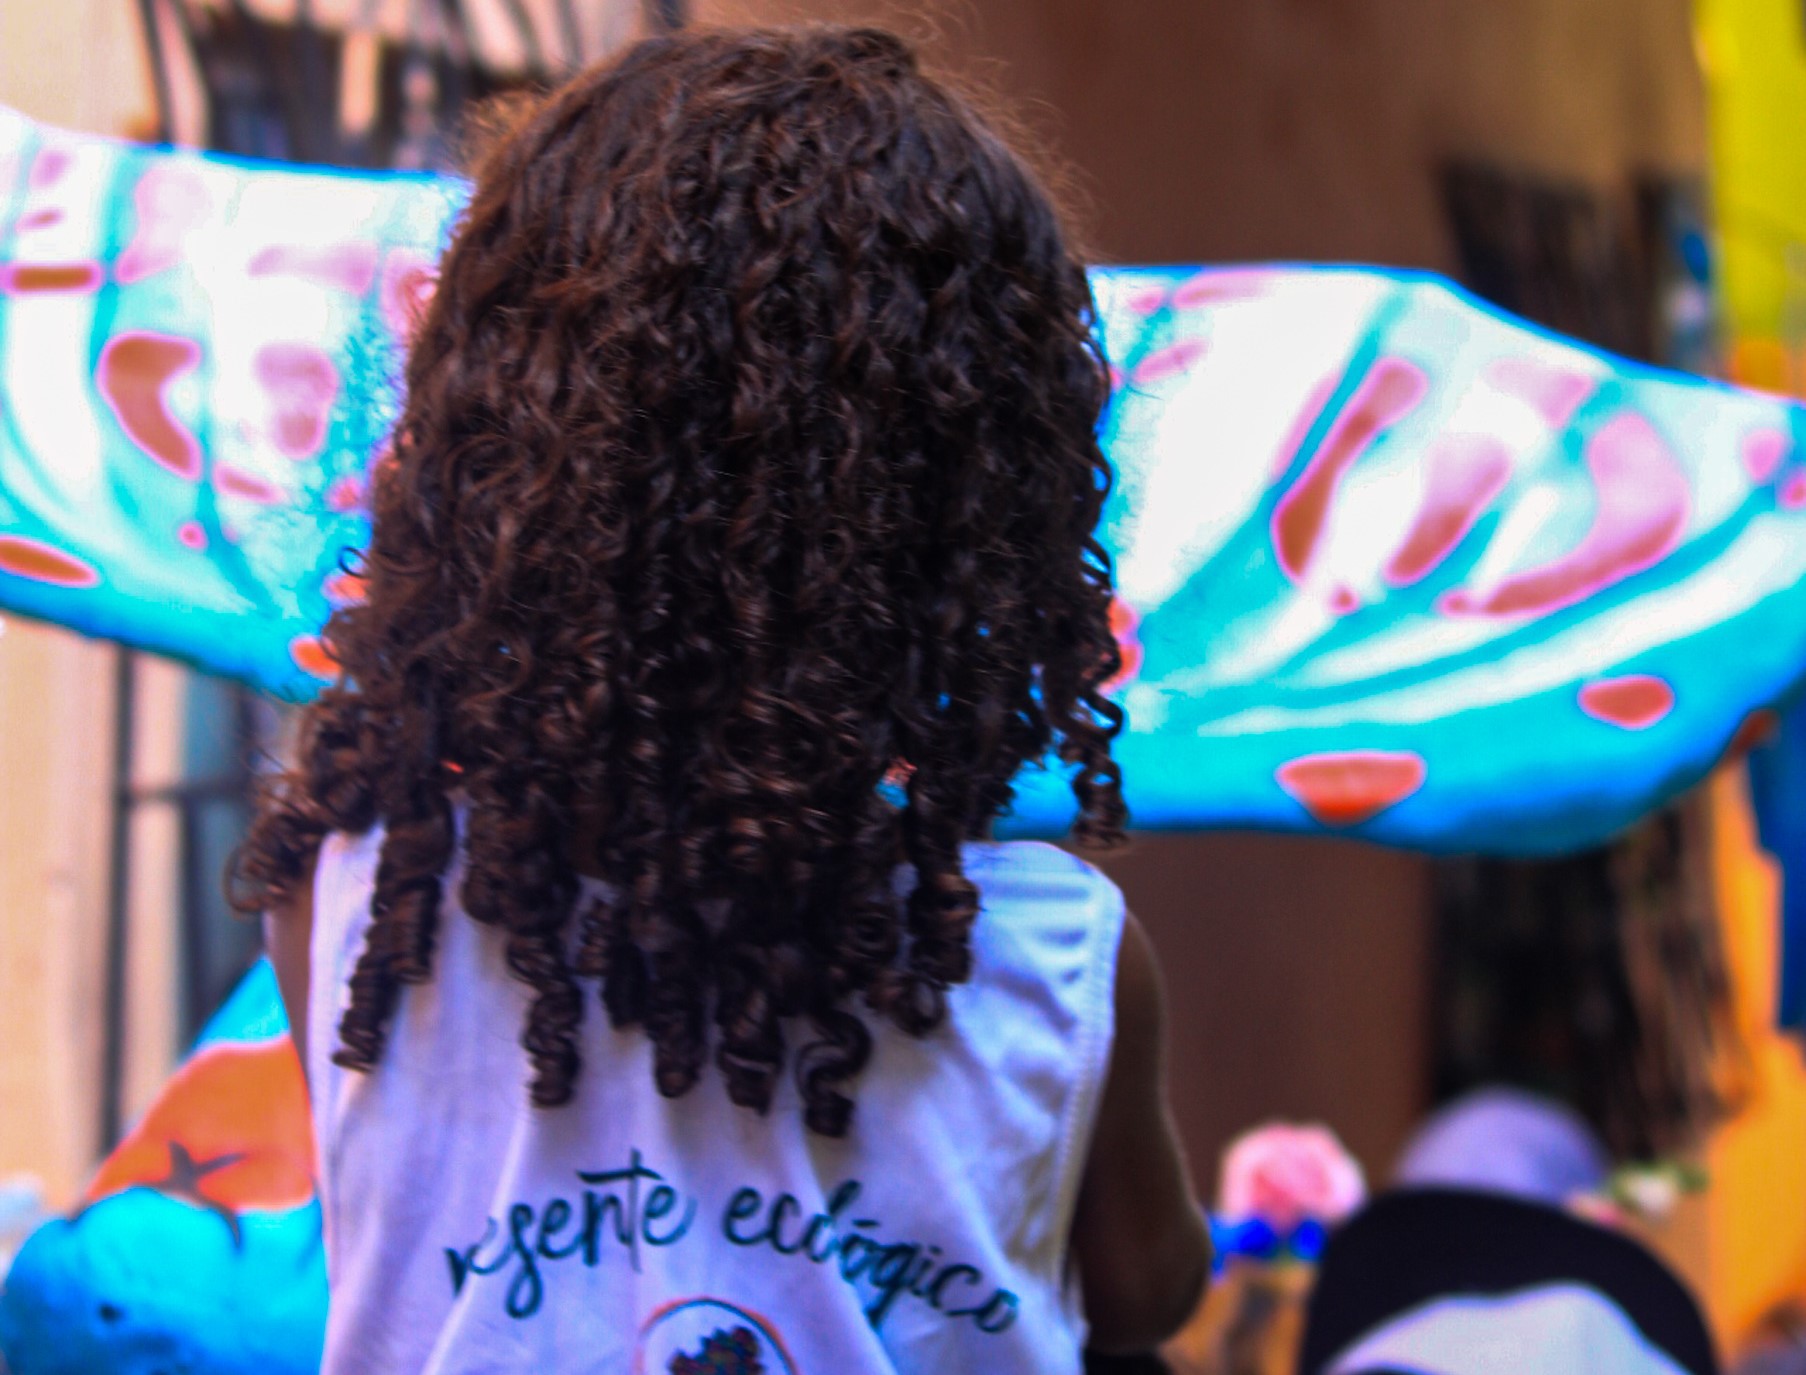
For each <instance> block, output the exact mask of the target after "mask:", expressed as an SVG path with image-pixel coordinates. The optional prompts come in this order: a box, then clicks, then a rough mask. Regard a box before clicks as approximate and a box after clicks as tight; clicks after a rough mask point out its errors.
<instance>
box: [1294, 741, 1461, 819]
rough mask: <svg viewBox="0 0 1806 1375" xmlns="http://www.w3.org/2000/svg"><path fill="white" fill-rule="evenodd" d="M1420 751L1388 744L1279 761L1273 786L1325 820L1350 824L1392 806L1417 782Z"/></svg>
mask: <svg viewBox="0 0 1806 1375" xmlns="http://www.w3.org/2000/svg"><path fill="white" fill-rule="evenodd" d="M1428 774H1429V770H1428V768H1427V766H1426V765H1425V764H1424V760H1423V756H1422V755H1420V754H1415V753H1411V752H1408V751H1402V750H1401V751H1394V750H1336V751H1332V752H1330V753H1326V754H1307V755H1304V756H1303V757H1301V758H1298V759H1293V760H1289V761H1288V762H1286V763H1284V764H1281V765H1280V766H1279V769H1278V771H1277V773H1276V775H1275V777H1276V778H1277V780H1278V783H1279V786H1280V787H1282V788H1284V789H1285V790H1286V792H1288V793H1290V794H1291V795H1292V797H1293V798H1295V799H1296V800H1297V801H1298V802H1299V803H1300V804H1301V805H1302V806H1303V807H1304V809H1305V810H1306V811H1307V812H1309V813H1310V814H1311V815H1312V816H1313V817H1314V818H1316V820H1318V821H1319V822H1321V823H1322V824H1323V825H1325V826H1354V825H1358V824H1359V823H1361V822H1363V821H1368V820H1371V819H1372V818H1373V817H1376V816H1378V815H1379V814H1380V813H1381V812H1383V811H1386V810H1387V809H1388V808H1391V807H1396V806H1397V805H1398V804H1399V803H1400V802H1403V801H1404V800H1405V799H1406V798H1407V797H1409V796H1411V794H1412V793H1414V792H1416V791H1417V790H1418V789H1419V788H1421V787H1423V785H1424V779H1425V778H1426V777H1427V776H1428Z"/></svg>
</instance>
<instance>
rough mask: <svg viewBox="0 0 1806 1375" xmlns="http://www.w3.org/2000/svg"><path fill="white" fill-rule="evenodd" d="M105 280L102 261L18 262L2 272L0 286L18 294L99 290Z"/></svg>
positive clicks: (0, 273)
mask: <svg viewBox="0 0 1806 1375" xmlns="http://www.w3.org/2000/svg"><path fill="white" fill-rule="evenodd" d="M101 281H102V277H101V271H100V264H99V263H15V264H13V265H12V266H11V267H8V268H6V269H5V270H4V272H0V285H3V286H4V287H5V289H6V290H7V291H8V292H10V293H12V294H13V295H16V296H23V295H28V294H31V293H34V292H67V291H76V292H85V291H98V290H99V289H100V283H101Z"/></svg>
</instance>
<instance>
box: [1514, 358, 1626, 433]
mask: <svg viewBox="0 0 1806 1375" xmlns="http://www.w3.org/2000/svg"><path fill="white" fill-rule="evenodd" d="M1486 380H1487V381H1489V382H1491V383H1492V384H1493V386H1495V387H1497V388H1498V389H1499V390H1500V391H1502V392H1504V393H1505V394H1506V395H1507V396H1515V397H1517V398H1518V400H1520V401H1525V402H1528V403H1529V404H1530V405H1531V406H1532V407H1533V408H1534V409H1535V410H1536V412H1537V413H1538V414H1539V415H1541V416H1542V417H1543V419H1544V420H1546V421H1548V423H1549V428H1550V429H1552V430H1565V429H1566V428H1567V427H1568V424H1569V422H1570V421H1572V420H1573V419H1574V413H1575V412H1576V411H1578V410H1579V409H1580V407H1581V403H1583V402H1584V401H1585V400H1586V399H1587V398H1588V397H1589V396H1591V395H1592V394H1593V393H1594V392H1595V391H1596V390H1597V389H1598V387H1599V383H1598V380H1597V379H1596V378H1594V377H1591V376H1589V375H1588V374H1586V373H1584V372H1575V371H1573V370H1572V369H1570V368H1564V367H1561V366H1560V365H1558V364H1555V363H1549V362H1545V361H1544V360H1542V359H1541V358H1501V359H1499V360H1498V361H1497V362H1495V363H1492V364H1491V365H1489V366H1488V367H1487V369H1486Z"/></svg>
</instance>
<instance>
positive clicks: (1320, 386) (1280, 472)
mask: <svg viewBox="0 0 1806 1375" xmlns="http://www.w3.org/2000/svg"><path fill="white" fill-rule="evenodd" d="M1339 381H1341V378H1339V377H1334V376H1331V377H1325V378H1322V379H1320V380H1319V381H1318V382H1317V384H1316V385H1315V386H1314V387H1312V388H1311V389H1310V390H1309V391H1308V392H1306V393H1305V396H1304V401H1303V403H1302V404H1301V405H1300V406H1299V407H1298V414H1297V415H1295V416H1293V417H1292V423H1291V425H1290V426H1288V427H1287V429H1286V432H1285V437H1284V438H1283V439H1281V440H1280V441H1279V447H1278V448H1277V449H1275V450H1274V451H1273V466H1272V472H1271V477H1272V480H1273V481H1275V482H1277V481H1279V479H1280V478H1282V477H1284V476H1285V475H1286V474H1287V473H1288V472H1290V471H1291V468H1292V462H1293V460H1294V459H1296V458H1297V457H1298V451H1299V450H1300V449H1302V448H1303V447H1304V440H1305V436H1306V435H1308V434H1310V432H1311V429H1312V427H1313V426H1315V425H1316V423H1317V421H1318V419H1319V418H1321V416H1322V415H1323V408H1324V407H1325V406H1327V405H1328V404H1329V399H1330V397H1332V396H1334V395H1335V394H1336V383H1338V382H1339Z"/></svg>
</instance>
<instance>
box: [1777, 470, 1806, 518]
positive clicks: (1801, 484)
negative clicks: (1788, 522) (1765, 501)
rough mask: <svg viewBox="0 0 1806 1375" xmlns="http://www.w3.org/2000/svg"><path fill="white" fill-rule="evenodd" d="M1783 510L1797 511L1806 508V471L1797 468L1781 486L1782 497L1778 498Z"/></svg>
mask: <svg viewBox="0 0 1806 1375" xmlns="http://www.w3.org/2000/svg"><path fill="white" fill-rule="evenodd" d="M1778 500H1779V501H1780V503H1781V509H1782V510H1784V511H1797V510H1799V509H1800V508H1801V507H1802V506H1806V470H1802V469H1799V468H1795V469H1794V470H1793V471H1792V472H1791V473H1789V474H1788V475H1787V479H1786V481H1784V482H1783V483H1782V484H1781V495H1780V497H1779V498H1778Z"/></svg>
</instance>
